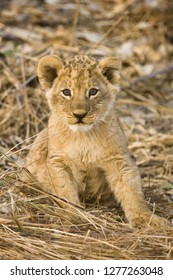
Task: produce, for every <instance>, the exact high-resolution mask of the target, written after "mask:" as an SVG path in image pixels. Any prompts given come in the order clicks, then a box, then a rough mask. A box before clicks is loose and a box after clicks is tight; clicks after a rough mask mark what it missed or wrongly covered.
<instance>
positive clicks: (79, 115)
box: [73, 112, 87, 122]
mask: <svg viewBox="0 0 173 280" xmlns="http://www.w3.org/2000/svg"><path fill="white" fill-rule="evenodd" d="M73 115H74V116H75V117H76V118H77V119H78V122H82V119H83V118H84V117H85V116H86V115H87V112H84V113H73Z"/></svg>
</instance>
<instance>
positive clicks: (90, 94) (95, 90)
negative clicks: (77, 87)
mask: <svg viewBox="0 0 173 280" xmlns="http://www.w3.org/2000/svg"><path fill="white" fill-rule="evenodd" d="M92 91H94V93H92ZM97 92H98V89H97V88H90V90H89V92H88V95H89V97H91V96H96V94H97Z"/></svg>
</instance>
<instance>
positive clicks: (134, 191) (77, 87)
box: [26, 55, 166, 226]
mask: <svg viewBox="0 0 173 280" xmlns="http://www.w3.org/2000/svg"><path fill="white" fill-rule="evenodd" d="M120 68H121V63H120V61H119V60H117V59H116V58H113V57H109V58H105V59H103V60H101V61H100V62H97V61H96V60H95V59H93V58H91V57H88V56H82V55H81V56H75V57H74V58H70V59H68V60H66V61H65V62H62V61H61V59H60V58H59V57H56V56H51V55H48V56H45V57H43V58H41V59H40V61H39V63H38V78H39V81H40V84H41V87H42V89H43V90H44V91H45V92H46V96H47V100H48V103H49V106H50V109H51V116H50V119H49V123H48V128H47V129H45V130H43V131H41V132H40V133H39V135H38V136H37V138H36V140H35V142H34V144H33V146H32V148H31V150H30V152H29V154H28V156H27V161H26V166H27V168H28V170H29V171H30V172H31V173H32V174H33V175H34V177H35V178H36V179H37V180H38V181H39V182H40V183H41V184H42V185H43V187H44V188H45V189H46V190H48V191H50V192H51V193H53V194H55V195H57V196H58V197H61V198H64V199H65V200H67V201H69V202H71V203H74V204H79V205H80V203H81V202H80V198H81V196H82V195H83V196H84V197H85V198H86V197H92V196H94V195H95V194H97V193H101V192H102V194H104V193H105V192H107V191H110V193H111V192H112V193H113V194H114V196H115V198H116V199H117V200H118V202H120V204H121V206H122V208H123V210H124V212H125V215H126V217H127V219H128V221H129V223H130V224H131V225H132V226H141V225H143V224H147V223H150V224H151V225H153V226H163V225H164V224H165V223H166V220H165V219H163V218H160V217H158V216H156V215H153V214H152V213H151V212H150V210H149V209H148V208H147V206H146V203H145V200H144V196H143V192H142V189H141V178H140V174H139V171H138V168H137V166H136V164H135V163H134V161H133V160H132V159H131V157H130V155H129V151H128V148H127V144H126V140H125V136H124V134H123V131H122V129H121V126H120V124H119V121H118V118H117V113H116V101H115V100H116V93H117V92H118V83H119V71H120ZM67 205H68V204H67Z"/></svg>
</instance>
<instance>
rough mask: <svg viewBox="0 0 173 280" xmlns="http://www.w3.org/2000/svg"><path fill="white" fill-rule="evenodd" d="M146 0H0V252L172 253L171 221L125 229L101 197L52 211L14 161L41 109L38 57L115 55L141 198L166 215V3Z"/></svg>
mask: <svg viewBox="0 0 173 280" xmlns="http://www.w3.org/2000/svg"><path fill="white" fill-rule="evenodd" d="M147 2H148V3H149V2H150V1H144V2H143V1H133V0H126V1H120V0H116V1H101V0H100V1H99V0H97V1H76V2H75V1H71V2H70V3H71V4H69V1H62V3H63V4H62V3H61V1H57V3H54V4H50V3H48V1H41V3H42V5H40V4H39V1H34V0H33V1H32V0H29V1H24V2H23V4H21V1H8V3H6V1H1V4H0V5H1V6H2V9H1V12H0V13H1V22H0V38H1V48H0V58H1V60H0V98H1V101H0V102H1V103H0V151H1V156H0V170H1V174H0V259H173V230H172V228H171V227H170V228H168V229H165V230H164V231H163V230H162V231H154V230H152V229H151V228H146V229H145V228H144V229H130V228H129V226H128V224H127V223H126V220H125V218H124V214H123V213H122V210H121V209H120V207H119V206H118V205H114V204H111V203H109V202H107V203H104V204H101V203H98V202H97V203H95V204H89V205H87V206H86V209H85V210H83V209H78V210H79V218H80V219H79V222H78V223H72V222H70V221H69V220H68V218H67V217H66V216H64V217H63V218H62V212H61V211H62V210H61V208H60V207H59V205H58V199H56V198H55V197H53V196H51V195H49V194H46V193H45V192H44V191H43V190H42V189H41V188H40V187H38V188H36V187H34V186H32V185H31V184H30V185H29V184H25V182H21V181H20V179H19V172H20V171H21V167H20V165H21V161H22V159H23V158H24V157H25V155H26V154H27V152H28V149H29V147H30V144H31V143H32V142H33V140H34V138H35V136H36V135H37V133H39V131H40V130H41V129H43V128H44V127H45V126H46V123H47V119H48V116H49V110H48V107H47V103H46V100H45V97H44V95H43V93H42V92H41V90H40V89H39V86H38V82H37V78H36V72H35V69H36V64H37V61H38V59H39V57H41V56H42V55H44V54H46V53H55V54H58V55H60V56H61V57H66V56H69V55H71V54H75V53H79V52H81V53H84V52H87V53H90V54H92V55H94V56H95V57H98V58H100V57H102V56H105V55H118V56H120V57H122V60H123V71H122V84H121V87H122V91H121V93H120V94H119V96H118V99H117V108H118V112H119V116H120V119H121V122H122V125H123V127H124V129H125V132H126V134H127V138H128V141H129V148H130V151H131V154H132V155H133V157H134V158H135V160H136V162H137V163H138V165H139V168H140V170H141V175H142V179H143V188H144V192H145V196H146V199H147V201H148V204H149V207H150V208H151V209H153V211H155V212H156V213H158V214H159V215H161V216H163V217H166V218H167V219H169V221H171V220H172V218H173V156H172V155H173V133H172V132H173V95H172V91H173V85H172V77H173V74H172V68H173V66H172V61H171V56H172V53H173V48H172V37H171V36H172V35H171V34H172V28H173V22H172V21H171V19H172V12H173V6H172V4H171V1H170V2H169V1H160V4H159V6H156V7H152V6H147V4H146V3H147ZM52 3H53V2H52ZM150 3H152V1H151V2H150ZM160 70H161V71H160ZM151 73H154V74H151ZM141 77H142V78H141Z"/></svg>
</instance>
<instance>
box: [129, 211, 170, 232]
mask: <svg viewBox="0 0 173 280" xmlns="http://www.w3.org/2000/svg"><path fill="white" fill-rule="evenodd" d="M130 225H131V226H132V227H138V228H142V227H146V226H149V227H153V228H158V229H159V228H160V229H163V228H167V227H168V226H170V223H169V221H168V220H166V219H165V218H161V217H159V216H157V215H155V214H148V213H147V214H140V215H138V216H136V217H134V218H132V219H131V220H130Z"/></svg>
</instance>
